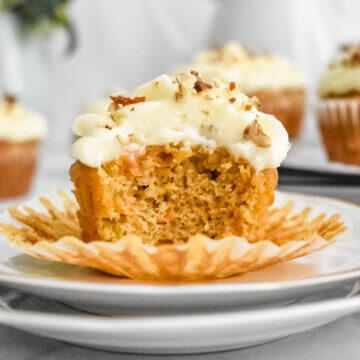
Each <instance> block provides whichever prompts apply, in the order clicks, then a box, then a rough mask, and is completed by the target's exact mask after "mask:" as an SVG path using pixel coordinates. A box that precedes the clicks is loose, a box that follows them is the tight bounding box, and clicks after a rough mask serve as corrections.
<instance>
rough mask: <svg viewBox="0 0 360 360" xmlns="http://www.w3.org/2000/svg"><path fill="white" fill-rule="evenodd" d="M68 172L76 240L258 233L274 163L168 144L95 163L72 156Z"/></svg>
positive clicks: (255, 236) (253, 236) (251, 237)
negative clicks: (266, 165) (261, 164)
mask: <svg viewBox="0 0 360 360" xmlns="http://www.w3.org/2000/svg"><path fill="white" fill-rule="evenodd" d="M70 175H71V180H72V181H73V183H74V184H75V190H74V193H75V196H76V199H77V201H78V203H79V206H80V210H79V211H78V218H79V222H80V227H81V229H82V239H83V240H84V241H86V242H90V241H94V240H103V241H108V242H114V241H116V240H119V239H121V238H122V237H124V236H127V235H136V236H139V237H140V238H141V239H142V240H143V241H144V242H145V243H149V244H159V243H166V242H175V243H181V242H184V241H186V240H187V239H188V238H189V237H191V236H192V235H195V234H199V233H200V234H204V235H207V236H209V237H211V238H213V239H219V238H222V237H224V236H226V235H231V234H233V235H238V236H243V237H245V238H246V239H247V240H248V241H250V242H255V241H258V240H261V238H262V236H263V226H262V224H263V221H264V218H265V217H266V212H267V209H268V206H269V205H271V204H272V202H273V200H274V192H275V188H276V185H277V177H278V175H277V170H276V169H265V170H262V171H260V172H257V171H256V170H255V169H254V168H253V167H252V166H251V165H250V164H249V163H248V162H246V161H243V160H236V159H235V158H234V157H233V156H232V155H231V154H230V153H229V151H228V150H227V149H225V148H217V149H216V150H214V151H209V150H208V149H207V148H204V147H202V146H196V147H192V148H190V147H182V146H181V145H178V146H174V145H171V144H167V145H163V146H147V148H146V153H145V154H143V155H136V156H135V155H133V156H130V157H128V156H122V157H120V158H118V159H116V160H113V161H109V162H107V163H104V164H103V165H102V166H101V167H98V168H92V167H89V166H86V165H84V164H82V163H81V162H79V161H77V162H75V163H74V164H73V165H72V167H71V169H70Z"/></svg>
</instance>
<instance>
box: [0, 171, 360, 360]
mask: <svg viewBox="0 0 360 360" xmlns="http://www.w3.org/2000/svg"><path fill="white" fill-rule="evenodd" d="M66 166H67V165H66ZM39 173H40V174H39V175H41V176H39V177H38V181H37V183H36V185H35V192H36V193H37V192H42V193H43V194H44V193H46V192H47V191H50V190H51V189H54V186H56V185H58V184H60V188H69V187H70V184H69V182H68V179H67V178H66V177H65V176H64V175H63V174H64V172H58V170H57V169H56V170H54V169H50V170H48V171H47V172H46V173H45V172H43V170H42V169H41V167H40V171H39ZM39 179H42V180H39ZM55 184H56V185H55ZM280 190H283V191H290V192H300V193H305V194H312V195H319V196H327V197H336V198H339V199H342V200H345V201H349V202H354V203H358V204H360V187H342V186H339V187H333V186H282V187H280ZM359 339H360V314H358V315H353V316H348V317H346V318H343V319H340V320H338V321H336V322H334V323H332V324H329V325H327V326H324V327H322V328H319V329H315V330H312V331H308V332H306V333H302V334H299V335H295V336H291V337H288V338H285V339H282V340H278V341H275V342H272V343H269V344H265V345H261V346H257V347H252V348H247V349H242V350H235V351H227V352H221V353H214V354H202V355H187V356H175V355H172V356H161V359H164V360H167V359H180V358H184V359H216V360H221V359H242V360H247V359H249V360H250V359H254V360H255V359H256V360H257V359H265V358H266V359H267V360H272V359H274V360H279V359H287V360H288V359H294V360H297V359H307V360H313V359H314V360H315V359H316V360H318V359H327V360H332V359H334V360H335V359H336V360H338V359H339V358H341V359H344V360H348V359H354V360H355V359H356V360H358V359H359V358H360V341H359ZM143 358H149V359H157V358H159V357H158V356H144V355H131V354H119V353H110V352H101V351H95V350H90V349H86V348H81V347H78V346H73V345H68V344H65V343H62V342H58V341H55V340H49V339H46V338H42V337H39V336H35V335H31V334H27V333H24V332H22V331H19V330H16V329H12V328H10V327H5V326H0V359H7V360H30V359H37V360H43V359H47V360H64V359H72V360H77V359H86V360H92V359H102V360H107V359H143Z"/></svg>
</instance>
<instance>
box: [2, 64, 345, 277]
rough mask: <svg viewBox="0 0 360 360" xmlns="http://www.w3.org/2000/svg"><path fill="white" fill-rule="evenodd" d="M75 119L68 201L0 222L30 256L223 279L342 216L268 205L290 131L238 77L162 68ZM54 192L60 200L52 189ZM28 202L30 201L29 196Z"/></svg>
mask: <svg viewBox="0 0 360 360" xmlns="http://www.w3.org/2000/svg"><path fill="white" fill-rule="evenodd" d="M110 99H111V104H110V106H109V109H108V111H107V112H106V113H105V114H94V113H93V114H85V115H82V116H80V117H78V118H77V119H76V120H75V122H74V125H73V130H74V132H75V134H76V135H77V136H79V139H78V140H77V141H76V142H75V143H74V145H73V147H72V157H73V158H74V159H75V162H74V163H73V165H72V166H71V168H70V176H71V180H72V181H73V183H74V185H75V189H74V194H75V197H76V200H77V201H76V202H75V201H74V200H72V199H71V198H70V197H69V196H67V195H66V194H65V193H64V192H59V193H58V194H59V196H60V198H61V200H62V205H59V204H58V205H55V204H54V203H53V202H52V199H51V198H46V197H41V198H40V199H39V201H40V202H41V204H42V205H43V207H44V208H45V209H46V213H43V212H39V211H38V210H37V209H35V208H32V207H30V206H31V205H29V206H28V207H26V208H25V209H21V208H15V209H10V210H9V215H10V216H11V219H12V220H16V221H17V223H16V224H15V225H14V224H13V222H12V221H11V223H10V222H9V219H6V220H5V221H3V222H1V223H0V232H1V233H2V234H4V235H5V236H6V237H7V238H8V239H9V240H10V242H11V243H12V245H14V246H15V247H17V248H18V249H20V250H21V251H23V252H25V253H27V254H30V255H31V256H35V257H39V258H41V259H47V260H51V261H60V262H65V263H70V264H77V265H83V266H88V267H91V268H95V269H98V270H101V271H103V272H105V273H108V274H112V275H116V276H121V277H127V278H130V279H137V280H139V279H141V280H152V281H153V280H156V281H163V280H166V281H168V280H171V281H198V280H210V279H223V278H227V277H230V276H235V275H239V274H243V273H246V272H249V271H252V270H256V269H260V268H263V267H265V266H268V265H272V264H275V263H278V262H282V261H288V260H291V259H295V258H298V257H301V256H304V255H306V254H309V253H311V252H314V251H318V250H320V249H322V248H324V247H326V246H328V245H330V244H332V243H333V242H334V241H335V237H336V236H337V235H339V234H340V233H342V232H343V231H345V230H346V227H345V226H344V223H343V222H342V221H340V216H339V215H334V216H330V217H327V216H326V215H325V214H320V215H318V216H317V217H315V218H310V216H309V215H310V212H311V209H310V208H309V207H306V208H304V209H302V210H301V211H300V212H299V213H293V210H294V206H295V203H294V201H289V202H288V203H287V204H285V205H284V206H281V207H272V206H270V205H272V204H273V201H274V195H275V189H276V185H277V167H278V166H279V165H280V164H281V162H282V161H283V159H284V158H285V156H286V154H287V151H288V149H289V142H288V134H287V132H286V130H285V128H284V127H283V125H282V124H281V122H280V121H278V120H277V119H276V118H275V117H274V116H273V115H268V114H265V113H263V112H260V111H259V110H258V108H257V106H258V103H257V99H256V98H249V97H247V96H246V95H244V94H243V93H242V92H241V91H240V90H239V88H238V86H237V85H236V84H235V83H234V82H230V83H220V82H217V81H212V82H206V81H203V80H202V79H201V77H200V76H199V74H198V73H197V72H196V71H191V72H187V73H183V74H180V75H178V76H177V77H169V76H167V75H163V76H160V77H158V78H156V79H154V80H152V81H150V82H148V83H146V84H144V85H142V86H140V87H138V88H137V89H136V90H135V91H134V92H133V93H132V95H131V96H129V97H127V96H122V95H117V96H111V97H110ZM57 200H58V199H57ZM34 205H35V204H34Z"/></svg>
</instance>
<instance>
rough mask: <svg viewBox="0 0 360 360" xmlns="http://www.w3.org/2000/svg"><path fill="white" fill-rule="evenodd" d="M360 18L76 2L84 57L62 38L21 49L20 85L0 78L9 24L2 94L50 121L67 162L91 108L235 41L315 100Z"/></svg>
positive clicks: (355, 35) (280, 6)
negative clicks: (294, 71) (299, 79)
mask: <svg viewBox="0 0 360 360" xmlns="http://www.w3.org/2000/svg"><path fill="white" fill-rule="evenodd" d="M359 11H360V1H358V0H342V1H339V0H301V1H300V0H271V1H269V0H183V1H178V0H132V1H128V0H73V1H72V3H71V6H70V16H71V18H72V20H73V22H74V25H75V28H76V32H77V36H78V47H77V49H76V51H75V52H74V53H73V54H72V55H70V56H67V55H66V54H65V53H64V48H65V47H66V41H67V39H66V34H65V32H64V31H62V30H58V31H56V32H55V33H53V34H52V35H51V36H50V37H41V38H37V39H36V40H31V41H25V42H22V44H21V46H20V50H19V52H20V54H21V56H20V58H21V59H20V63H21V65H16V66H17V67H18V69H19V71H18V72H19V74H20V76H21V78H20V82H21V81H22V83H21V84H19V79H15V80H14V81H12V82H11V81H10V83H9V79H8V78H9V76H7V77H6V76H4V74H3V76H1V58H4V54H6V53H8V51H7V49H8V48H7V49H6V48H4V46H1V34H3V35H4V33H6V30H8V29H7V28H6V29H5V27H4V26H1V22H0V89H4V88H6V90H7V91H12V87H15V88H14V91H15V92H16V93H19V94H20V95H21V98H22V99H23V100H24V102H25V103H27V104H28V105H30V106H32V107H35V108H37V109H39V110H40V111H42V112H43V113H44V114H45V115H46V116H47V118H48V119H49V123H50V134H49V139H48V141H47V148H48V149H49V148H52V149H56V150H57V151H59V152H61V153H64V155H65V154H66V153H67V151H68V148H69V144H70V142H71V130H70V129H71V123H72V121H73V119H74V117H75V116H76V115H77V114H78V113H79V112H81V110H82V109H83V108H84V106H85V105H86V104H87V103H88V102H91V101H94V100H96V99H97V98H99V97H101V96H102V94H104V93H106V92H107V91H109V90H111V89H114V88H119V87H122V88H127V89H129V90H131V89H132V88H134V87H135V86H136V85H138V84H140V83H142V82H144V81H146V80H148V79H150V78H152V77H155V76H157V75H159V74H161V73H164V72H168V71H169V70H171V68H172V67H173V66H174V64H176V63H178V62H184V61H188V60H190V59H191V57H192V56H193V54H194V52H196V51H197V50H199V49H202V48H206V47H209V46H213V45H217V44H221V43H223V42H225V41H229V40H237V41H239V42H241V43H243V44H244V45H246V46H248V47H249V48H252V49H254V50H259V51H267V52H274V53H278V54H283V55H285V56H288V57H289V58H291V59H292V60H293V61H294V62H296V63H297V64H298V65H299V66H300V67H301V68H302V69H303V71H304V73H305V75H306V78H307V83H308V89H309V92H310V93H314V89H315V88H316V84H317V81H318V77H319V75H320V73H321V71H322V70H323V68H324V66H325V64H326V62H327V61H328V59H329V57H330V56H331V55H332V53H333V52H334V50H335V49H336V48H337V47H338V46H339V43H348V42H353V41H357V40H360V36H359V35H360V27H359V25H358V14H359ZM0 20H1V18H0ZM7 38H8V36H7ZM15 60H16V59H15ZM15 60H14V64H16V63H17V62H19V61H15ZM3 71H4V70H3ZM310 121H312V120H310ZM310 125H311V124H310ZM308 126H309V124H308Z"/></svg>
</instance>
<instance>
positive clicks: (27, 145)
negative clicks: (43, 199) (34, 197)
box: [0, 140, 39, 199]
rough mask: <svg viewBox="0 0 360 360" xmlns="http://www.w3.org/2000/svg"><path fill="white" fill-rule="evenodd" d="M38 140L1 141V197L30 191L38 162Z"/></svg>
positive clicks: (20, 194)
mask: <svg viewBox="0 0 360 360" xmlns="http://www.w3.org/2000/svg"><path fill="white" fill-rule="evenodd" d="M38 146H39V142H38V141H19V142H13V141H4V140H2V141H0V198H1V199H4V198H11V197H16V196H22V195H25V194H26V193H28V192H29V190H30V187H31V183H32V179H33V176H34V172H35V169H36V163H37V153H38Z"/></svg>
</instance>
